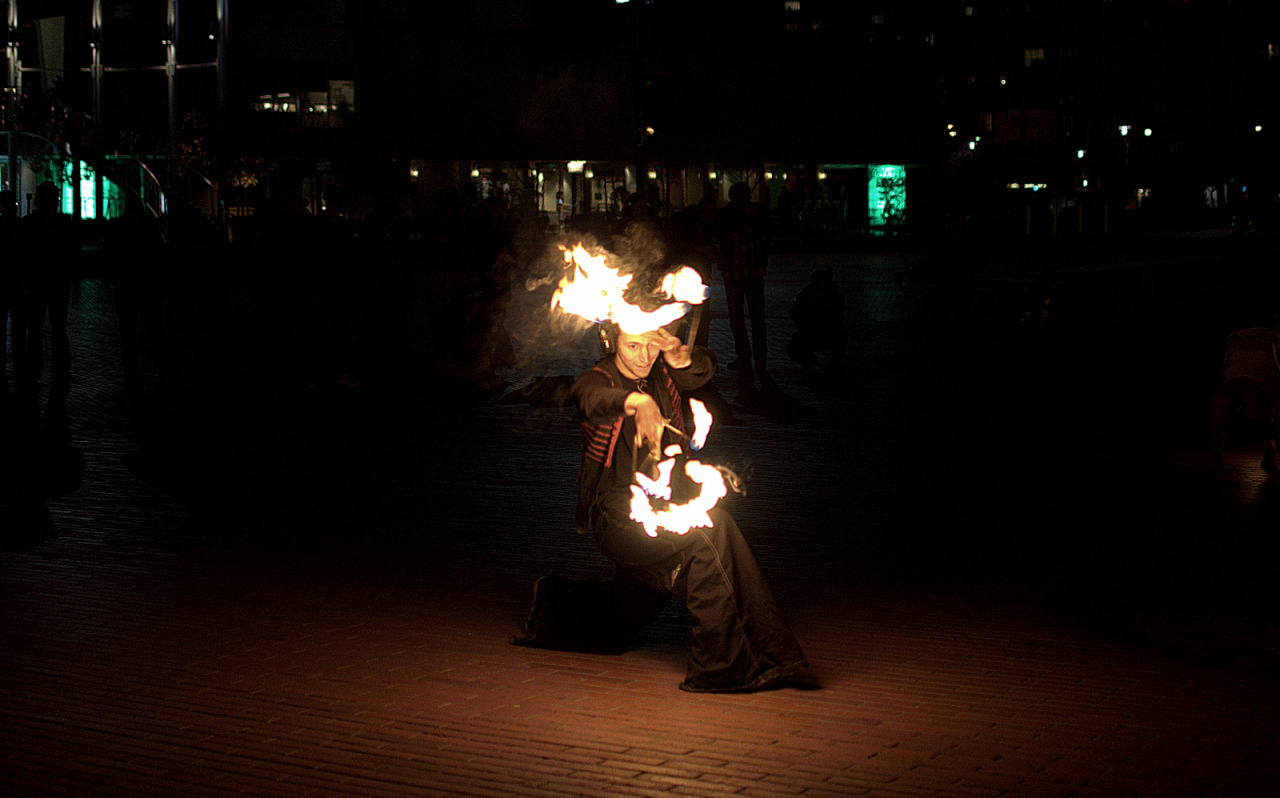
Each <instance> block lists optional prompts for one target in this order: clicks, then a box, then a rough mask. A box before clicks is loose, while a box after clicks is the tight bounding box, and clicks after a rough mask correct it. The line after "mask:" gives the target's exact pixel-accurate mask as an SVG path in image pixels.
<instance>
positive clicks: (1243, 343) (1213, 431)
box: [1209, 319, 1280, 474]
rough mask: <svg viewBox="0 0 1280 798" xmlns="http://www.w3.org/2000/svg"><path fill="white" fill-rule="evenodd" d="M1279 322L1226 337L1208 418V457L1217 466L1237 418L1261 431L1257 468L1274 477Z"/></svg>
mask: <svg viewBox="0 0 1280 798" xmlns="http://www.w3.org/2000/svg"><path fill="white" fill-rule="evenodd" d="M1277 327H1280V319H1273V320H1272V321H1271V323H1270V325H1269V326H1266V327H1250V328H1248V329H1243V330H1236V331H1235V332H1233V333H1231V334H1230V335H1229V336H1227V351H1226V355H1225V356H1224V357H1223V361H1222V377H1221V379H1220V381H1219V383H1218V390H1217V392H1216V393H1215V394H1214V397H1213V406H1212V409H1211V411H1210V416H1209V457H1210V460H1211V461H1212V463H1213V467H1214V469H1216V470H1221V468H1222V450H1223V447H1224V445H1225V439H1226V431H1227V426H1228V425H1229V424H1230V422H1231V420H1232V419H1233V418H1235V417H1237V416H1240V417H1243V418H1244V419H1245V420H1246V421H1248V422H1251V423H1254V424H1257V425H1259V426H1260V427H1261V429H1262V434H1263V436H1264V438H1263V455H1262V463H1261V465H1262V468H1263V470H1265V471H1267V472H1268V473H1272V474H1274V473H1276V472H1277V467H1276V445H1277V442H1280V426H1277V424H1278V422H1280V360H1277V352H1278V351H1280V329H1277Z"/></svg>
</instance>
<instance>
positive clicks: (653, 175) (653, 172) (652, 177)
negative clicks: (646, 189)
mask: <svg viewBox="0 0 1280 798" xmlns="http://www.w3.org/2000/svg"><path fill="white" fill-rule="evenodd" d="M649 179H650V180H657V179H658V172H657V170H656V169H650V170H649Z"/></svg>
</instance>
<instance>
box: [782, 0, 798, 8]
mask: <svg viewBox="0 0 1280 798" xmlns="http://www.w3.org/2000/svg"><path fill="white" fill-rule="evenodd" d="M783 5H784V6H785V7H786V9H787V10H788V11H799V10H800V0H786V2H785V3H783Z"/></svg>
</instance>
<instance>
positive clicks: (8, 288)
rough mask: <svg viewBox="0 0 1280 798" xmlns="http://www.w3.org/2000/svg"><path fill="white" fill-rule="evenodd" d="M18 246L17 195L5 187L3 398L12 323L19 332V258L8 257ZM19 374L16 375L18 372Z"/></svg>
mask: <svg viewBox="0 0 1280 798" xmlns="http://www.w3.org/2000/svg"><path fill="white" fill-rule="evenodd" d="M17 246H18V196H17V194H15V193H14V192H12V191H10V190H8V189H5V190H4V191H0V252H3V253H6V255H5V257H4V259H3V260H0V398H3V397H7V396H8V395H9V383H8V380H7V378H6V377H5V370H6V369H7V368H8V365H9V354H8V353H9V349H8V345H9V334H8V332H7V330H8V328H9V325H12V326H13V329H14V330H15V331H16V330H17V328H18V325H19V324H20V323H21V315H20V314H19V313H17V312H16V311H17V308H18V303H17V294H16V291H17V288H18V271H17V266H18V262H17V261H18V259H17V258H13V257H9V256H8V253H13V252H16V251H17ZM14 357H15V363H14V369H15V371H16V370H17V362H16V358H17V357H18V350H17V347H14ZM15 376H16V375H15Z"/></svg>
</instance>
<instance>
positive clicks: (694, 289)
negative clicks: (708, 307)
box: [662, 266, 711, 305]
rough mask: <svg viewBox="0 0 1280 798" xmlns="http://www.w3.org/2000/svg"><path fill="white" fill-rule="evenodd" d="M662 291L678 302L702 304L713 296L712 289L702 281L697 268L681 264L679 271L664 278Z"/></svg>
mask: <svg viewBox="0 0 1280 798" xmlns="http://www.w3.org/2000/svg"><path fill="white" fill-rule="evenodd" d="M662 293H664V294H666V295H667V296H669V297H671V298H672V299H674V300H675V301H677V302H688V303H689V304H690V305H701V304H702V303H703V302H706V301H707V297H709V296H711V289H710V288H708V287H707V286H706V285H705V284H704V283H703V282H702V275H700V274H698V270H697V269H694V268H691V267H689V266H681V267H680V269H679V271H674V272H672V273H671V274H668V275H667V276H666V277H663V278H662Z"/></svg>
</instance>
